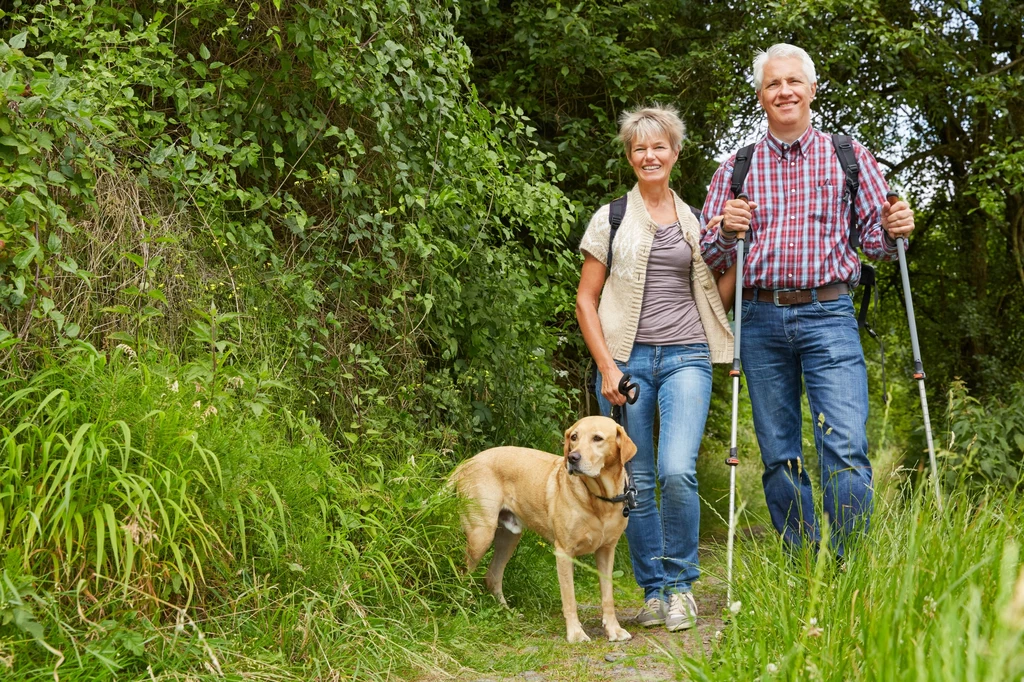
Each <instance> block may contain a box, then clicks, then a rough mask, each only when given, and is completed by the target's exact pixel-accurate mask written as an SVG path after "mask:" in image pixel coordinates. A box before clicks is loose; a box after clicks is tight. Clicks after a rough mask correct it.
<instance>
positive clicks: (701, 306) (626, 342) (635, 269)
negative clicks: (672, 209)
mask: <svg viewBox="0 0 1024 682" xmlns="http://www.w3.org/2000/svg"><path fill="white" fill-rule="evenodd" d="M672 196H673V197H675V200H676V216H677V217H678V218H679V229H680V230H681V231H682V233H683V238H684V239H686V243H687V244H689V245H690V249H691V250H692V251H693V262H692V264H691V268H690V288H691V290H692V291H693V298H694V300H695V301H696V303H697V312H698V313H699V314H700V321H701V323H702V324H703V325H704V334H705V335H706V336H707V338H708V347H709V348H710V350H711V361H712V362H732V353H733V346H732V342H733V336H732V329H731V328H730V326H729V320H728V318H727V317H726V314H725V309H724V308H723V307H722V299H721V298H719V296H718V287H717V286H716V284H715V279H714V277H713V276H712V275H711V270H710V269H709V268H708V266H707V264H706V263H705V262H704V259H703V258H702V257H701V255H700V223H698V222H697V219H696V218H695V217H694V216H693V214H692V213H691V212H690V208H689V207H688V206H687V205H686V203H685V202H683V200H682V199H680V198H679V196H678V195H677V194H676V193H675V192H673V193H672ZM608 212H609V205H608V204H605V205H604V206H602V207H601V208H599V209H597V212H596V213H594V217H593V218H591V219H590V225H588V226H587V231H586V232H585V233H584V234H583V240H582V241H581V242H580V251H585V252H586V253H588V254H590V255H591V256H593V257H594V258H596V259H597V260H599V261H601V263H602V264H603V265H605V266H607V265H608V263H607V260H608V234H609V232H610V231H611V226H610V224H609V222H608ZM657 231H658V224H657V223H655V222H654V220H652V219H651V216H650V215H649V214H648V213H647V207H646V206H645V205H644V200H643V197H642V196H640V188H639V185H637V186H634V187H633V189H632V190H630V192H629V195H628V199H627V200H626V215H625V216H623V218H622V224H621V225H620V226H619V231H618V232H617V233H616V234H615V245H614V253H613V254H612V271H611V273H610V275H609V276H608V277H607V278H606V279H605V282H604V288H603V289H602V290H601V303H600V305H599V306H598V309H597V314H598V317H599V318H600V320H601V330H602V331H603V332H604V339H605V342H606V343H607V344H608V350H609V351H610V352H611V354H612V357H613V358H614V359H616V360H618V361H619V362H627V361H628V360H629V354H630V353H631V352H632V351H633V341H634V339H636V330H637V326H638V325H639V323H640V306H641V304H642V303H643V299H644V283H645V282H646V280H647V260H648V258H649V257H650V255H651V244H653V243H654V233H655V232H657Z"/></svg>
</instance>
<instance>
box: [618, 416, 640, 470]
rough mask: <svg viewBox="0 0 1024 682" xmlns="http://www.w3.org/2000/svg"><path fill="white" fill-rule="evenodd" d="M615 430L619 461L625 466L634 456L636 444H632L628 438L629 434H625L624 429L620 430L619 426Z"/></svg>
mask: <svg viewBox="0 0 1024 682" xmlns="http://www.w3.org/2000/svg"><path fill="white" fill-rule="evenodd" d="M615 430H616V436H615V442H616V443H618V446H619V459H621V460H622V463H623V464H625V463H626V462H628V461H629V460H631V459H633V457H635V456H636V443H634V442H633V439H632V438H630V437H629V434H628V433H626V429H624V428H622V425H621V424H620V425H618V426H617V427H616V429H615Z"/></svg>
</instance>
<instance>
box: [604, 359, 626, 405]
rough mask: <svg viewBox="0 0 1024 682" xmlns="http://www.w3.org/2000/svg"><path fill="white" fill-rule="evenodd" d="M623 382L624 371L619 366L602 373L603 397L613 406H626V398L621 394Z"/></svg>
mask: <svg viewBox="0 0 1024 682" xmlns="http://www.w3.org/2000/svg"><path fill="white" fill-rule="evenodd" d="M621 380H622V370H620V369H619V367H618V365H612V366H611V367H609V368H608V369H606V370H605V371H603V372H601V395H603V396H604V399H605V400H607V401H608V402H610V403H611V404H612V405H625V404H626V396H624V395H622V394H621V393H619V382H620V381H621Z"/></svg>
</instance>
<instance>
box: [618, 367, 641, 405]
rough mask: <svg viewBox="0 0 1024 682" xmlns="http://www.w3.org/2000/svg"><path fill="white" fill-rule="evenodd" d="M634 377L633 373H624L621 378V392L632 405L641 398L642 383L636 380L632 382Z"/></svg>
mask: <svg viewBox="0 0 1024 682" xmlns="http://www.w3.org/2000/svg"><path fill="white" fill-rule="evenodd" d="M632 378H633V375H632V374H623V375H622V378H621V379H619V393H621V394H622V395H624V396H626V402H627V403H629V404H630V405H633V404H634V403H636V401H637V400H639V399H640V384H637V383H636V382H633V383H630V380H631V379H632Z"/></svg>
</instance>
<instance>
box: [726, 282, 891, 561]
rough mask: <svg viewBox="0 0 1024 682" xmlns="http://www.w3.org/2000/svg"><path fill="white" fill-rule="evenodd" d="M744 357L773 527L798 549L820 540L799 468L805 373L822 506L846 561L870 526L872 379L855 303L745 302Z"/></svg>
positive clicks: (845, 297) (848, 300)
mask: <svg viewBox="0 0 1024 682" xmlns="http://www.w3.org/2000/svg"><path fill="white" fill-rule="evenodd" d="M740 352H741V356H742V358H741V359H742V360H743V375H744V377H745V378H746V381H747V391H748V392H749V394H750V404H751V407H752V408H753V413H754V429H755V431H756V432H757V443H758V445H759V446H760V448H761V459H762V461H763V462H764V475H763V476H762V483H763V484H764V496H765V501H766V502H767V503H768V512H769V513H770V515H771V518H772V524H773V525H774V526H775V529H776V530H777V531H778V532H779V533H781V534H782V537H783V538H784V539H785V540H786V542H787V543H788V544H789V545H790V546H793V547H799V546H800V545H801V544H802V542H803V541H804V540H805V539H808V540H811V541H812V542H815V543H817V542H819V541H820V539H821V538H820V530H819V527H818V523H817V519H816V518H815V515H814V500H813V497H812V493H811V480H810V478H809V477H808V476H807V470H806V468H805V467H804V465H803V438H802V433H801V431H802V429H801V413H800V393H801V375H802V377H803V384H804V386H806V389H807V401H808V403H809V404H810V408H811V418H812V420H813V421H814V444H815V446H816V448H817V451H818V459H819V464H820V467H821V489H822V497H823V500H822V502H823V505H822V506H823V509H824V511H825V513H826V514H828V516H829V523H830V526H831V531H832V533H831V535H832V541H833V543H834V545H835V549H836V552H837V553H838V554H839V555H842V553H843V551H844V541H845V540H846V539H847V538H848V537H849V536H850V534H851V533H853V532H855V531H856V530H864V529H866V528H867V525H868V519H869V518H870V515H871V507H872V482H871V462H869V461H868V439H867V433H866V431H865V427H866V424H867V419H868V379H867V371H866V369H865V366H864V352H863V350H862V348H861V344H860V334H859V333H858V331H857V319H856V318H855V317H854V309H853V300H852V299H851V298H850V296H848V295H843V296H840V297H839V300H837V301H829V302H819V301H818V300H817V296H816V295H815V296H814V297H813V300H812V301H811V302H810V303H804V304H801V305H790V306H776V305H775V304H774V303H770V302H762V301H744V302H743V329H742V344H741V347H740Z"/></svg>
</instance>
